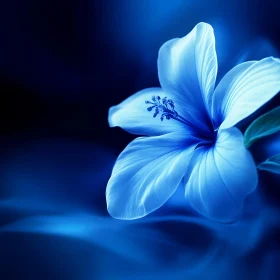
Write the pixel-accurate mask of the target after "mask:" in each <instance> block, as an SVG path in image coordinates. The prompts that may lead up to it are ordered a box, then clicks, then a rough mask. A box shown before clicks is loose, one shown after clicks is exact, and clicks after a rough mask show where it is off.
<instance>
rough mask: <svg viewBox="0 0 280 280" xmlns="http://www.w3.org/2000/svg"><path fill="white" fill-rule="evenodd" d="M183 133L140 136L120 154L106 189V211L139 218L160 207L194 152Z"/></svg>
mask: <svg viewBox="0 0 280 280" xmlns="http://www.w3.org/2000/svg"><path fill="white" fill-rule="evenodd" d="M192 144H193V141H192V140H191V139H188V135H187V134H185V135H184V134H183V135H182V134H178V133H170V134H166V135H162V136H158V137H141V138H137V139H136V140H134V141H133V142H131V143H130V144H129V145H128V146H127V147H126V148H125V150H124V151H123V152H122V153H121V154H120V156H119V158H118V159H117V162H116V164H115V166H114V169H113V172H112V176H111V178H110V180H109V182H108V185H107V190H106V199H107V208H108V212H109V213H110V214H111V216H113V217H114V218H118V219H137V218H141V217H143V216H145V215H147V214H149V213H151V212H152V211H154V210H156V209H157V208H159V207H160V206H162V205H163V204H164V203H165V202H166V201H167V200H168V198H169V197H170V196H171V195H172V194H173V193H174V192H175V190H176V189H177V187H178V185H179V184H180V182H181V180H182V178H183V176H184V175H185V173H186V170H187V167H188V164H189V161H190V157H191V155H192V152H193V150H194V147H195V146H194V145H192Z"/></svg>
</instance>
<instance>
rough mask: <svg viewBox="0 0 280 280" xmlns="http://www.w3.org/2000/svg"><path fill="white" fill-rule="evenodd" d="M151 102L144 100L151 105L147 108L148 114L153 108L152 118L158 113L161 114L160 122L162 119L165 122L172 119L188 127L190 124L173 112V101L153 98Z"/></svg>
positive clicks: (165, 98) (158, 97) (157, 97)
mask: <svg viewBox="0 0 280 280" xmlns="http://www.w3.org/2000/svg"><path fill="white" fill-rule="evenodd" d="M152 100H153V102H151V101H148V100H146V101H145V103H146V104H151V105H152V106H150V107H148V108H147V110H148V111H149V112H150V111H152V110H153V109H154V108H155V112H154V114H153V117H154V118H155V117H156V116H157V115H158V114H159V113H161V117H160V120H161V121H163V120H164V118H166V119H167V120H170V119H174V120H176V121H179V122H181V123H183V124H186V125H190V123H189V122H188V121H187V120H186V119H185V118H183V117H182V116H180V115H179V114H178V112H177V111H176V110H175V104H174V102H173V100H171V99H168V98H167V97H164V98H162V99H161V98H160V96H153V97H152Z"/></svg>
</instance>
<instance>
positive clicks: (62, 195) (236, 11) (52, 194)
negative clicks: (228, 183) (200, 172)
mask: <svg viewBox="0 0 280 280" xmlns="http://www.w3.org/2000/svg"><path fill="white" fill-rule="evenodd" d="M278 2H279V1H276V0H275V1H272V0H266V1H258V0H255V1H249V0H247V1H242V0H229V1H218V0H214V1H206V0H199V1H189V0H184V1H183V0H173V1H165V0H120V1H117V0H105V1H97V0H96V1H95V0H79V1H78V0H68V1H66V0H60V1H54V0H38V1H34V0H21V1H20V0H11V1H6V2H3V3H2V4H1V20H2V23H1V25H0V30H1V47H0V50H1V52H0V78H1V97H2V98H1V105H0V106H1V110H0V115H1V116H0V117H1V118H0V122H1V134H0V144H1V145H0V152H1V157H0V182H1V185H0V248H1V250H0V279H1V280H2V279H3V280H10V279H16V280H18V279H23V280H25V279H26V280H33V279H34V280H45V279H48V280H49V279H52V280H54V279H59V280H63V279H67V280H68V279H70V280H72V279H73V280H95V279H96V280H99V279H227V280H231V279H260V280H263V279H280V268H279V264H280V251H279V249H280V237H279V236H280V177H279V176H277V175H272V174H269V173H267V172H261V173H260V185H259V187H258V191H257V192H256V193H254V194H253V195H251V196H250V197H248V199H247V201H246V206H245V209H244V215H243V217H242V219H241V220H240V221H238V222H237V223H234V224H220V223H215V222H213V221H209V220H206V219H204V218H202V217H200V216H198V215H197V214H196V213H194V212H193V211H192V210H190V209H188V208H187V207H186V206H185V203H184V199H183V196H182V195H181V193H182V192H183V190H181V189H178V191H177V192H176V193H175V195H174V196H173V197H172V198H171V199H170V201H168V203H167V204H166V205H164V207H162V208H161V209H160V210H157V211H156V212H155V213H153V214H151V215H149V216H148V217H146V218H143V219H140V220H136V221H118V220H114V219H113V218H111V217H110V216H109V215H108V213H107V210H106V201H105V189H106V183H107V181H108V179H109V177H110V173H111V169H112V166H113V164H114V161H115V159H116V157H117V155H118V154H119V153H120V151H121V150H122V149H123V148H124V147H125V146H126V145H127V144H128V143H129V142H130V141H131V140H132V139H133V138H134V136H133V135H130V134H128V133H126V132H124V131H122V130H121V129H118V128H114V129H110V128H109V127H108V124H107V114H108V109H109V107H110V106H112V105H114V104H117V103H119V102H121V101H122V100H123V99H125V98H126V97H128V96H129V95H131V94H133V93H134V92H136V91H138V90H140V89H143V88H147V87H150V86H158V85H159V82H158V78H157V68H156V59H157V53H158V49H159V47H160V46H161V45H162V44H163V43H164V42H165V41H167V40H169V39H171V38H174V37H180V36H184V35H185V34H187V33H188V32H189V31H190V30H191V29H192V28H193V27H194V26H195V25H196V24H197V23H198V22H200V21H205V22H208V23H210V24H211V25H212V26H213V27H214V29H215V34H216V41H217V43H216V45H217V53H218V60H219V75H220V76H219V77H218V79H220V78H221V76H222V75H224V74H225V72H226V71H227V70H229V69H230V68H231V67H232V66H234V65H236V64H237V63H240V62H242V61H245V60H252V59H260V58H263V57H266V56H270V55H273V56H276V57H277V56H278V57H279V53H280V23H279V8H280V4H279V3H278ZM279 104H280V98H279V97H276V98H274V99H273V100H272V101H271V102H269V104H267V105H266V106H265V107H264V108H262V109H261V110H259V111H258V112H257V113H256V114H254V116H253V117H251V118H250V119H247V120H245V121H243V122H242V123H241V124H240V128H241V129H243V130H244V129H245V128H246V126H247V125H248V124H249V123H250V121H251V120H252V119H253V118H254V117H256V116H258V115H260V114H261V113H264V112H266V111H267V110H269V109H271V108H272V107H274V106H276V105H279ZM279 152H280V134H278V135H274V136H271V137H268V138H266V139H265V140H263V141H261V142H260V143H258V144H256V145H255V146H253V147H252V153H253V156H254V158H255V160H256V161H257V162H259V161H262V160H264V159H265V158H266V157H268V156H270V155H273V154H275V153H279Z"/></svg>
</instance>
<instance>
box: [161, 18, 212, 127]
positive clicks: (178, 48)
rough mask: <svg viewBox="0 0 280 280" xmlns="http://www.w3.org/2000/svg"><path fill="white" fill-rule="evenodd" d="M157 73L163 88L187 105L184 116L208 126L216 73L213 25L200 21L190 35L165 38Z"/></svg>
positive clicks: (182, 104)
mask: <svg viewBox="0 0 280 280" xmlns="http://www.w3.org/2000/svg"><path fill="white" fill-rule="evenodd" d="M158 74H159V80H160V84H161V86H162V88H163V90H164V91H165V92H168V93H173V94H174V95H175V100H174V101H175V103H176V102H178V103H180V105H181V106H183V107H184V112H183V113H182V114H184V117H185V118H187V119H188V120H191V121H192V122H193V123H194V124H196V125H200V127H201V128H203V127H205V124H207V122H209V117H208V114H207V111H208V109H209V108H210V105H211V100H212V95H213V91H214V86H215V81H216V76H217V56H216V50H215V37H214V33H213V29H212V27H211V26H210V25H209V24H206V23H199V24H197V25H196V26H195V28H194V29H193V30H192V31H191V32H190V33H189V34H188V35H187V36H185V37H183V38H181V39H173V40H170V41H168V42H166V43H165V44H164V45H163V46H162V47H161V48H160V51H159V57H158ZM198 122H199V123H198Z"/></svg>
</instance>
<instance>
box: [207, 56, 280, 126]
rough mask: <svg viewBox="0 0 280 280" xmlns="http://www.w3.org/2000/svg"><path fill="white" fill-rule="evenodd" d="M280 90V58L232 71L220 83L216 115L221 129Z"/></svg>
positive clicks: (217, 124) (246, 64)
mask: <svg viewBox="0 0 280 280" xmlns="http://www.w3.org/2000/svg"><path fill="white" fill-rule="evenodd" d="M279 91H280V60H279V59H276V58H273V57H268V58H265V59H262V60H260V61H257V62H245V63H242V64H240V65H238V66H236V67H234V68H233V69H232V70H231V71H229V72H228V73H227V74H226V75H225V77H224V78H223V79H222V80H221V82H220V83H219V85H218V86H217V88H216V90H215V93H214V98H213V106H212V109H213V112H214V114H213V118H214V119H215V125H216V127H218V126H219V125H220V128H221V129H224V128H229V127H232V126H234V125H235V124H236V123H238V122H239V121H241V120H243V119H244V118H246V117H247V116H249V115H250V114H252V113H253V112H255V111H256V110H257V109H259V108H260V107H261V106H262V105H264V104H265V103H266V102H267V101H269V100H270V99H271V98H272V97H274V96H275V95H276V94H277V93H278V92H279Z"/></svg>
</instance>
